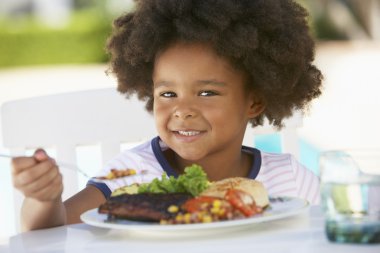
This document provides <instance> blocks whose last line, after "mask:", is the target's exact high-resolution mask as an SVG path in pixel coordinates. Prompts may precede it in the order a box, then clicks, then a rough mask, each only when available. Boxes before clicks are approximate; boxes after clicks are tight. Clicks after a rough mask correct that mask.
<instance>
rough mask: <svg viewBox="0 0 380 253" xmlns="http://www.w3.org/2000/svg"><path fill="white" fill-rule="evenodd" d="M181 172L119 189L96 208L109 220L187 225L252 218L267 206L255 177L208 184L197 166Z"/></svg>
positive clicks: (261, 187)
mask: <svg viewBox="0 0 380 253" xmlns="http://www.w3.org/2000/svg"><path fill="white" fill-rule="evenodd" d="M184 172H185V173H184V174H183V175H180V176H179V177H178V178H174V177H173V176H170V177H167V176H166V175H163V176H162V178H161V179H154V180H153V181H152V182H150V183H144V184H140V185H138V184H133V185H129V186H125V187H122V188H119V189H117V190H116V191H115V192H114V193H112V196H111V198H110V199H108V200H107V201H106V203H104V204H102V205H101V206H100V207H99V209H98V211H99V213H103V214H108V217H109V219H111V220H112V219H115V218H116V219H132V220H144V221H159V222H160V223H161V224H189V223H206V222H214V221H222V220H231V219H240V218H244V217H251V216H253V215H256V214H260V213H262V212H263V210H264V209H265V208H266V207H267V206H268V205H269V197H268V193H267V191H266V189H265V188H264V186H263V184H262V183H260V182H258V181H256V180H253V179H247V178H240V177H234V178H227V179H223V180H220V181H216V182H212V183H210V182H209V181H208V180H207V175H206V173H205V172H204V171H203V169H202V168H201V167H200V166H198V165H192V166H189V167H186V168H185V170H184Z"/></svg>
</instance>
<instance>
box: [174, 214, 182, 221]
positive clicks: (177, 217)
mask: <svg viewBox="0 0 380 253" xmlns="http://www.w3.org/2000/svg"><path fill="white" fill-rule="evenodd" d="M175 221H176V222H182V221H183V215H182V214H178V215H177V216H176V217H175Z"/></svg>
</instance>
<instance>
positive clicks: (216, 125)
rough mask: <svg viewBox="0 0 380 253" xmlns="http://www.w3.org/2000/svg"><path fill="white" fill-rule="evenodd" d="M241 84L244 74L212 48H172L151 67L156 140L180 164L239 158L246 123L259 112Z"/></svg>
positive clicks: (182, 44)
mask: <svg viewBox="0 0 380 253" xmlns="http://www.w3.org/2000/svg"><path fill="white" fill-rule="evenodd" d="M244 82H245V76H244V74H243V72H241V71H238V70H237V69H235V68H233V67H232V66H231V65H230V63H229V62H228V61H227V60H226V59H225V58H222V57H220V56H218V55H217V54H216V53H215V52H214V51H213V50H212V48H211V47H209V46H207V45H204V44H184V43H176V44H174V45H172V46H171V47H169V48H168V49H166V50H165V51H163V52H161V53H160V54H159V55H158V56H157V57H156V61H155V65H154V72H153V83H154V104H153V112H154V116H155V121H156V127H157V131H158V133H159V136H160V137H161V139H162V140H163V141H164V142H165V143H166V144H167V145H168V146H169V147H170V148H171V149H172V150H173V151H174V152H175V153H177V154H178V155H179V156H180V158H181V159H185V160H187V161H192V162H195V161H202V160H203V159H206V158H207V157H209V156H212V155H215V154H222V155H226V154H231V152H228V150H230V151H231V150H232V149H234V150H239V152H240V150H241V144H242V140H243V136H244V132H245V129H246V125H247V122H248V120H249V119H250V118H253V117H255V116H257V115H258V114H259V113H260V112H261V110H262V109H261V106H258V103H255V99H254V96H253V94H250V93H249V92H247V90H246V89H244ZM232 153H233V152H232Z"/></svg>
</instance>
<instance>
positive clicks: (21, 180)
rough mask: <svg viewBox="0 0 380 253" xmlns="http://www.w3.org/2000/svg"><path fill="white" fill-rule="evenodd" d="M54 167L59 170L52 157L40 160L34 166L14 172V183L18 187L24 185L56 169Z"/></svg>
mask: <svg viewBox="0 0 380 253" xmlns="http://www.w3.org/2000/svg"><path fill="white" fill-rule="evenodd" d="M54 168H56V170H58V168H57V167H56V165H55V162H54V161H53V160H52V159H48V160H46V161H43V162H40V163H38V164H36V165H34V166H32V167H29V168H27V169H23V170H21V171H19V172H18V173H15V174H13V184H14V186H15V187H16V188H20V187H23V186H25V185H28V184H30V183H32V182H33V181H36V180H37V179H38V178H40V177H42V176H44V175H46V174H47V173H48V172H49V171H50V170H54Z"/></svg>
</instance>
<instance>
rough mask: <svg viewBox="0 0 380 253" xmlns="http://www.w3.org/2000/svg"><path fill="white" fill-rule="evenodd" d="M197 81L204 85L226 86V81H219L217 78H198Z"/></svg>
mask: <svg viewBox="0 0 380 253" xmlns="http://www.w3.org/2000/svg"><path fill="white" fill-rule="evenodd" d="M197 83H200V84H203V85H208V84H211V85H216V86H226V83H225V82H222V81H218V80H216V79H207V80H198V81H197Z"/></svg>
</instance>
